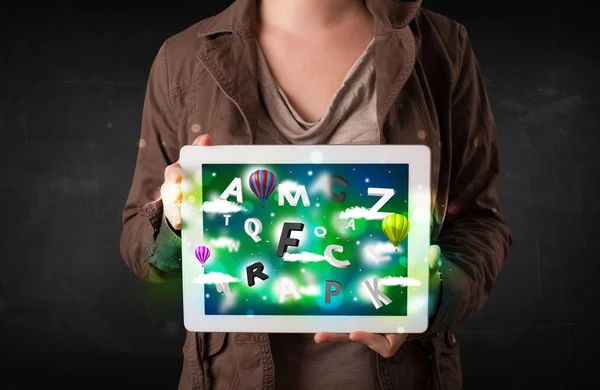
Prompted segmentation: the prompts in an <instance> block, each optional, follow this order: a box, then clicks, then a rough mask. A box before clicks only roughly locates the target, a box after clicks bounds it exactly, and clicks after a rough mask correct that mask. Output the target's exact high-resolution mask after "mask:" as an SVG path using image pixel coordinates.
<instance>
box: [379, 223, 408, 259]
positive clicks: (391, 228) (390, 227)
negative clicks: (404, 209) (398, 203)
mask: <svg viewBox="0 0 600 390" xmlns="http://www.w3.org/2000/svg"><path fill="white" fill-rule="evenodd" d="M381 229H382V230H383V233H385V235H386V236H387V238H388V239H389V240H390V241H391V242H392V244H394V249H396V252H398V245H400V243H401V242H402V240H404V238H406V235H407V234H408V231H409V230H410V223H409V222H408V218H406V217H405V216H404V215H401V214H389V215H388V216H386V217H385V218H384V219H383V222H381Z"/></svg>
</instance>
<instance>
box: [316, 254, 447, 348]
mask: <svg viewBox="0 0 600 390" xmlns="http://www.w3.org/2000/svg"><path fill="white" fill-rule="evenodd" d="M439 265H440V247H439V246H437V245H432V246H431V247H430V248H429V296H430V297H429V318H431V317H432V316H433V315H434V314H435V311H436V309H437V306H438V301H439V294H440V274H439V272H438V269H439ZM407 337H408V334H407V333H389V334H373V333H368V332H352V333H350V334H343V333H342V334H337V333H326V332H319V333H317V334H315V342H316V343H332V344H338V343H349V342H358V343H362V344H364V345H366V346H367V347H369V348H371V349H372V350H373V351H375V352H377V353H378V354H380V355H381V356H383V357H384V358H389V357H392V356H394V355H395V354H396V352H398V349H400V347H401V346H402V343H404V340H406V338H407Z"/></svg>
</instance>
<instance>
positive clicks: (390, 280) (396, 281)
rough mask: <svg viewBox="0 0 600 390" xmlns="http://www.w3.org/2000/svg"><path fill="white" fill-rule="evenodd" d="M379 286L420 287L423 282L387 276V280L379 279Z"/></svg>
mask: <svg viewBox="0 0 600 390" xmlns="http://www.w3.org/2000/svg"><path fill="white" fill-rule="evenodd" d="M379 284H380V285H382V286H403V287H407V286H420V285H421V282H420V281H418V280H416V279H412V278H406V277H404V276H386V277H385V278H382V279H379Z"/></svg>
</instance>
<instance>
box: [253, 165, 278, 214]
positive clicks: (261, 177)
mask: <svg viewBox="0 0 600 390" xmlns="http://www.w3.org/2000/svg"><path fill="white" fill-rule="evenodd" d="M249 183H250V189H251V190H252V192H254V195H256V197H257V198H258V199H259V200H260V201H261V202H262V207H265V201H266V200H267V199H268V198H269V196H271V194H272V193H273V191H274V190H275V186H276V185H277V179H276V178H275V175H274V174H273V172H270V171H267V170H266V169H259V170H257V171H254V172H253V173H252V174H251V175H250V178H249Z"/></svg>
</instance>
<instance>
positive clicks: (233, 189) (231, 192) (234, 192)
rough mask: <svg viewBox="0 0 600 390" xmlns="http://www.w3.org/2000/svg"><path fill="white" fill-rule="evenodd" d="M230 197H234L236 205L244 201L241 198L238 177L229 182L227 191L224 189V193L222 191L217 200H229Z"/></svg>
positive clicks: (240, 183)
mask: <svg viewBox="0 0 600 390" xmlns="http://www.w3.org/2000/svg"><path fill="white" fill-rule="evenodd" d="M230 196H235V199H236V201H237V202H238V203H243V202H244V199H243V197H242V179H240V178H239V177H236V178H235V179H233V180H232V181H231V183H229V186H228V187H227V189H225V191H223V193H222V194H221V196H219V198H221V199H224V200H227V198H229V197H230Z"/></svg>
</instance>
